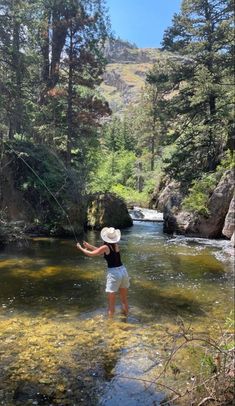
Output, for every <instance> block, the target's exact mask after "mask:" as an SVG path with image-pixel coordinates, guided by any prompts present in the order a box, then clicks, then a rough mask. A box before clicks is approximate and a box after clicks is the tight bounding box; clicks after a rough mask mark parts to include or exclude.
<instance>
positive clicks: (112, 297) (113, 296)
mask: <svg viewBox="0 0 235 406" xmlns="http://www.w3.org/2000/svg"><path fill="white" fill-rule="evenodd" d="M115 301H116V294H115V292H109V293H108V305H109V307H108V315H109V317H113V315H114V313H115Z"/></svg>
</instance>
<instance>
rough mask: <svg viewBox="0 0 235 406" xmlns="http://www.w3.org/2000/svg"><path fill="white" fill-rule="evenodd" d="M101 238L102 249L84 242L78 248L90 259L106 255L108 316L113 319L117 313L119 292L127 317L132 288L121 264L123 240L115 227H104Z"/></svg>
mask: <svg viewBox="0 0 235 406" xmlns="http://www.w3.org/2000/svg"><path fill="white" fill-rule="evenodd" d="M100 236H101V238H102V240H103V241H104V244H103V245H102V246H101V247H99V248H98V247H94V246H93V245H90V244H88V242H86V241H84V243H83V246H84V248H83V247H82V246H81V244H79V243H78V244H77V248H78V249H79V250H80V251H82V252H83V253H84V254H85V255H87V256H88V257H95V256H98V255H104V258H105V259H106V261H107V265H108V269H107V280H106V292H107V293H108V314H109V317H113V315H114V312H115V301H116V293H117V292H119V295H120V300H121V304H122V312H123V314H124V315H125V316H127V315H128V300H127V292H128V288H129V286H130V283H129V276H128V273H127V270H126V268H125V266H124V265H123V264H122V262H121V256H120V249H119V246H118V244H117V243H118V242H119V241H120V238H121V232H120V230H118V229H115V228H113V227H104V228H103V229H102V230H101V233H100Z"/></svg>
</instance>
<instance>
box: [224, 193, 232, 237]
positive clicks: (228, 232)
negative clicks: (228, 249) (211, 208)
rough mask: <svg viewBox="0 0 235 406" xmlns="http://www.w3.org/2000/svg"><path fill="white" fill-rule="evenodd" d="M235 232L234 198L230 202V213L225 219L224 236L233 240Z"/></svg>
mask: <svg viewBox="0 0 235 406" xmlns="http://www.w3.org/2000/svg"><path fill="white" fill-rule="evenodd" d="M234 230H235V199H234V196H233V198H232V200H231V202H230V205H229V209H228V213H227V215H226V218H225V222H224V227H223V230H222V234H223V235H224V236H225V237H228V238H231V237H232V235H233V234H234Z"/></svg>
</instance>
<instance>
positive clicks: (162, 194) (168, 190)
mask: <svg viewBox="0 0 235 406" xmlns="http://www.w3.org/2000/svg"><path fill="white" fill-rule="evenodd" d="M182 199H183V196H182V193H181V191H180V184H179V183H178V182H176V181H172V182H169V183H167V184H165V185H164V187H163V188H162V189H161V190H160V191H157V190H156V191H155V193H154V196H153V197H152V201H151V207H153V208H155V209H156V210H158V211H161V212H163V211H164V209H165V208H166V206H167V207H168V208H170V207H171V208H172V207H174V206H176V207H179V206H180V204H181V202H182Z"/></svg>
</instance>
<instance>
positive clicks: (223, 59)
mask: <svg viewBox="0 0 235 406" xmlns="http://www.w3.org/2000/svg"><path fill="white" fill-rule="evenodd" d="M232 17H233V14H232V2H231V1H219V2H218V1H216V0H184V1H183V2H182V8H181V12H180V13H179V14H178V15H175V16H174V19H173V25H172V27H170V28H169V29H168V30H167V31H166V33H165V35H164V40H163V46H164V49H165V50H167V51H171V52H173V55H174V56H173V55H172V54H171V55H169V57H168V60H167V62H165V65H163V64H162V66H159V65H158V66H155V68H154V69H153V71H152V72H151V73H150V75H149V77H148V80H149V82H150V83H151V84H154V85H155V86H156V87H157V88H158V89H159V91H160V92H161V93H162V98H161V101H162V107H163V111H164V112H165V113H166V118H167V124H168V127H169V129H170V130H169V132H168V133H171V135H172V141H173V140H177V142H176V148H175V151H174V153H173V155H172V157H171V159H170V160H169V161H168V166H167V171H168V172H169V173H170V174H171V175H172V176H174V177H175V178H177V179H180V180H186V181H189V182H190V181H191V180H192V179H193V178H195V177H198V176H200V174H201V173H202V172H203V171H213V170H214V169H215V168H216V166H217V164H218V163H219V161H220V159H221V156H222V154H223V151H224V149H225V148H226V143H227V142H228V139H229V137H230V136H231V117H232V106H231V100H230V97H231V92H230V88H229V84H230V85H232V75H231V71H232V41H231V40H232V25H233V21H232Z"/></svg>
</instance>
